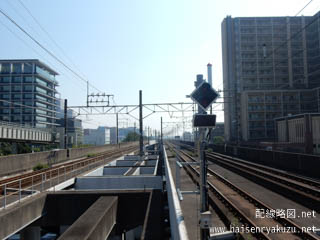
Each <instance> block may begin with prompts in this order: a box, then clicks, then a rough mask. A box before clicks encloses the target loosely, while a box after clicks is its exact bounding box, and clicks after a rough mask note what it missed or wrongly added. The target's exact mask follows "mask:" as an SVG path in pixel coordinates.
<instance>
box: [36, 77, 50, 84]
mask: <svg viewBox="0 0 320 240" xmlns="http://www.w3.org/2000/svg"><path fill="white" fill-rule="evenodd" d="M36 82H37V83H39V84H40V85H43V86H47V82H46V81H43V80H42V79H40V78H36Z"/></svg>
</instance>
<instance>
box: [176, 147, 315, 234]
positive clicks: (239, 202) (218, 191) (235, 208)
mask: <svg viewBox="0 0 320 240" xmlns="http://www.w3.org/2000/svg"><path fill="white" fill-rule="evenodd" d="M173 147H174V146H173V145H171V144H170V148H173ZM174 152H175V153H176V155H179V156H180V159H181V160H182V161H186V162H188V161H195V159H194V158H193V157H192V156H190V155H189V154H187V153H185V152H183V151H180V150H177V149H174ZM185 169H186V170H187V171H188V172H189V175H190V176H191V178H192V179H193V180H194V181H195V182H197V181H198V178H199V172H198V171H197V169H196V168H195V167H192V166H188V167H185ZM208 174H209V177H208V186H209V190H210V193H209V197H210V199H211V202H215V201H217V199H218V200H220V202H222V203H223V204H224V205H225V206H227V208H228V209H231V210H232V212H233V214H234V216H236V217H237V218H238V219H239V221H241V222H242V224H244V225H245V226H249V227H250V228H251V227H252V228H253V229H261V228H263V227H276V226H280V228H281V229H290V230H291V231H290V233H282V234H279V233H277V234H271V235H270V234H266V233H265V232H260V233H255V234H254V236H255V237H256V238H258V239H298V238H297V237H299V238H300V239H319V238H318V237H317V236H316V235H314V234H311V233H309V232H304V231H303V228H302V227H301V226H299V225H298V224H296V223H295V222H293V221H291V220H289V219H286V218H280V217H276V218H272V219H256V218H254V217H253V216H254V213H255V212H254V211H256V209H257V208H259V209H264V211H269V212H270V211H272V210H273V209H272V208H271V207H270V206H267V205H266V204H265V203H263V202H261V201H259V200H258V199H256V198H255V197H254V196H252V195H251V194H250V193H248V192H246V191H244V190H242V189H240V188H239V187H237V186H236V185H234V184H233V183H231V182H230V181H229V180H227V179H225V178H224V177H223V176H221V175H219V174H218V173H216V172H214V171H213V170H211V169H208ZM213 182H214V184H213ZM212 195H214V196H216V199H215V201H214V200H212V197H213V196H212ZM210 199H209V201H210ZM220 206H221V203H220ZM225 215H228V214H225ZM227 218H228V217H227ZM229 219H230V216H229ZM229 221H230V220H229ZM226 226H227V225H226Z"/></svg>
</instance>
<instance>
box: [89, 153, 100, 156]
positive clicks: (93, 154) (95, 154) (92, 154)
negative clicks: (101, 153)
mask: <svg viewBox="0 0 320 240" xmlns="http://www.w3.org/2000/svg"><path fill="white" fill-rule="evenodd" d="M97 155H98V154H97V153H88V154H87V157H95V156H97Z"/></svg>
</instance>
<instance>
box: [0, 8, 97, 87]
mask: <svg viewBox="0 0 320 240" xmlns="http://www.w3.org/2000/svg"><path fill="white" fill-rule="evenodd" d="M0 13H1V14H2V15H3V16H5V17H6V18H7V19H8V20H9V21H10V22H11V23H13V24H14V25H15V26H16V27H17V28H18V29H19V30H21V31H22V32H23V33H24V34H26V35H27V36H28V37H29V38H30V39H31V40H32V41H33V42H35V43H36V44H37V45H38V46H39V47H40V48H41V49H43V50H44V51H45V52H46V53H47V54H49V55H50V56H51V57H52V58H54V59H55V60H56V61H57V62H59V63H60V64H61V65H62V66H64V67H65V68H66V69H68V70H69V71H70V72H71V73H73V74H74V75H75V76H77V77H78V78H79V79H80V80H81V81H83V82H85V83H86V84H87V83H88V81H87V80H86V79H84V78H83V77H82V76H81V75H79V74H78V73H77V72H75V71H74V70H73V69H72V68H70V67H69V66H68V65H67V64H65V63H64V62H63V61H62V60H61V59H60V58H58V57H57V56H56V55H55V54H54V53H52V52H51V51H50V50H48V49H47V48H46V47H45V46H43V45H42V44H41V43H40V42H39V41H38V40H37V39H35V38H34V37H33V36H32V35H31V34H29V33H28V32H27V31H26V30H25V29H24V28H23V27H22V26H20V25H19V24H18V23H17V22H16V21H15V20H14V19H13V18H11V17H10V16H9V15H8V14H6V13H5V12H4V11H3V10H2V9H1V8H0ZM88 84H89V85H90V86H91V87H92V88H94V89H96V90H97V91H99V92H101V90H99V89H98V88H96V87H95V86H93V85H92V84H90V83H88Z"/></svg>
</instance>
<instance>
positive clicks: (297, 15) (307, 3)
mask: <svg viewBox="0 0 320 240" xmlns="http://www.w3.org/2000/svg"><path fill="white" fill-rule="evenodd" d="M19 1H20V0H19ZM312 1H313V0H310V1H309V2H308V3H307V4H306V5H305V6H304V7H303V8H302V9H301V10H300V11H299V12H297V13H296V15H294V16H295V17H296V16H298V15H299V14H300V13H301V12H302V11H303V10H304V9H305V8H306V7H307V6H308V5H309V4H310V3H311V2H312Z"/></svg>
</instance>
